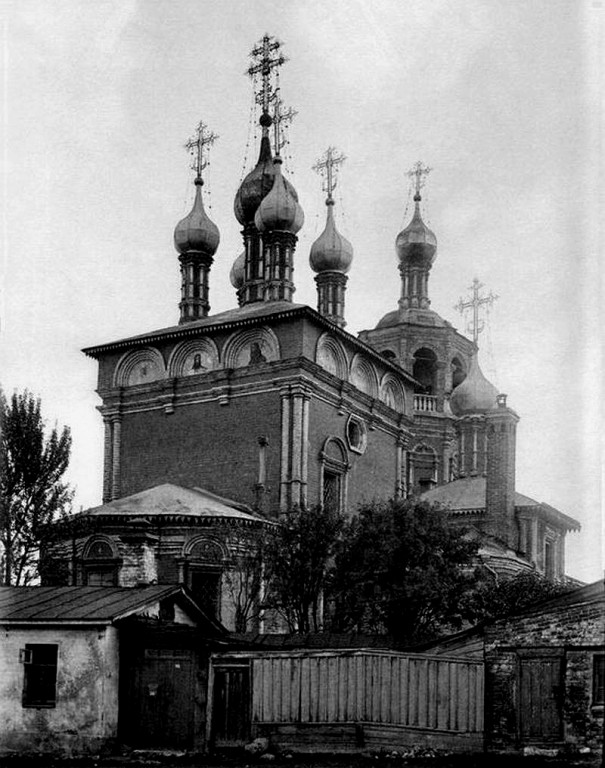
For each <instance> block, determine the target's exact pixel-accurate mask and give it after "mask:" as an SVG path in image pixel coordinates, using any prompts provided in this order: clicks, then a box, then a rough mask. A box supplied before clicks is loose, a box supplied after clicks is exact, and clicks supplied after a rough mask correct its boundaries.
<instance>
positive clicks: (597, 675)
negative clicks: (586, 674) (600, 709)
mask: <svg viewBox="0 0 605 768" xmlns="http://www.w3.org/2000/svg"><path fill="white" fill-rule="evenodd" d="M592 704H593V706H603V705H604V704H605V654H602V653H599V654H596V655H595V656H594V657H593V660H592Z"/></svg>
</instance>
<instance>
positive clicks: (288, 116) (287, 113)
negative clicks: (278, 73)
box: [273, 89, 298, 155]
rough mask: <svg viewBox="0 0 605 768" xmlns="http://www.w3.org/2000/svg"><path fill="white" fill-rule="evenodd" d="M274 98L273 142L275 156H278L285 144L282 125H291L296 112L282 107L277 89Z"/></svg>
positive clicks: (290, 108)
mask: <svg viewBox="0 0 605 768" xmlns="http://www.w3.org/2000/svg"><path fill="white" fill-rule="evenodd" d="M274 98H275V100H274V112H273V133H274V136H273V140H274V143H275V154H276V155H279V153H280V151H281V148H282V147H283V146H284V145H285V144H286V138H285V136H284V133H283V130H282V125H283V124H287V123H291V122H292V120H294V118H295V117H296V115H297V114H298V112H297V111H296V110H295V109H292V107H288V108H287V109H286V108H285V107H284V105H283V102H282V100H281V99H280V97H279V89H277V90H276V91H275V95H274Z"/></svg>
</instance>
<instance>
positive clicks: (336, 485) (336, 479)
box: [323, 470, 340, 512]
mask: <svg viewBox="0 0 605 768" xmlns="http://www.w3.org/2000/svg"><path fill="white" fill-rule="evenodd" d="M323 480H324V488H323V507H324V509H325V510H326V511H327V512H339V511H340V475H339V474H337V473H336V472H330V471H329V470H324V477H323Z"/></svg>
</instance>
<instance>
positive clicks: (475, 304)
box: [454, 278, 498, 344]
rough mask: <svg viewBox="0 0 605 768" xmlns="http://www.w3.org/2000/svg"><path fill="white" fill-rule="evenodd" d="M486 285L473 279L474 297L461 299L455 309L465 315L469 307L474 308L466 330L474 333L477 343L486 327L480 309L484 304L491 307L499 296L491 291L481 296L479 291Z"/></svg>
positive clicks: (471, 289) (471, 287) (470, 288)
mask: <svg viewBox="0 0 605 768" xmlns="http://www.w3.org/2000/svg"><path fill="white" fill-rule="evenodd" d="M484 287H485V286H484V285H483V283H480V282H479V280H478V279H477V278H475V279H474V280H473V284H472V285H470V286H469V291H472V297H471V298H470V299H467V300H466V301H464V299H460V301H459V302H458V303H457V304H456V306H455V307H454V309H456V310H458V312H460V314H461V315H464V312H465V311H466V310H467V309H472V310H473V316H472V320H471V321H470V323H469V324H468V325H467V328H466V330H467V331H468V332H469V333H472V336H473V341H474V342H475V344H477V341H478V339H479V334H480V333H481V331H482V330H483V329H484V328H485V321H484V320H482V319H481V318H480V317H479V309H480V308H481V307H482V306H485V307H491V305H492V304H493V303H494V301H496V299H497V298H498V296H497V295H496V294H495V293H492V292H491V291H490V292H489V293H488V294H487V295H485V296H481V295H480V293H479V291H480V290H481V288H484Z"/></svg>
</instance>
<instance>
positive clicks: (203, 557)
mask: <svg viewBox="0 0 605 768" xmlns="http://www.w3.org/2000/svg"><path fill="white" fill-rule="evenodd" d="M183 554H184V555H185V557H186V558H187V559H188V560H190V561H195V562H199V563H205V564H208V565H222V564H223V563H224V562H225V560H226V552H225V549H224V547H223V545H222V544H221V543H220V542H218V541H217V540H216V539H213V538H210V537H208V536H196V537H195V538H194V539H191V541H188V542H187V544H186V545H185V547H184V550H183Z"/></svg>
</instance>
